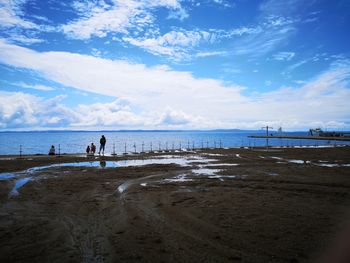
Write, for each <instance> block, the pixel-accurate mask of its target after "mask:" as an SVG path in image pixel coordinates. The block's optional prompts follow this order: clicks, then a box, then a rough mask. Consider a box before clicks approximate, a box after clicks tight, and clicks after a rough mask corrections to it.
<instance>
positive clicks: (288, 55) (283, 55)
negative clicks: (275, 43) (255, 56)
mask: <svg viewBox="0 0 350 263" xmlns="http://www.w3.org/2000/svg"><path fill="white" fill-rule="evenodd" d="M294 56H295V53H294V52H286V51H285V52H279V53H277V54H274V55H272V57H273V58H274V59H275V60H279V61H289V60H291V59H292V58H293V57H294Z"/></svg>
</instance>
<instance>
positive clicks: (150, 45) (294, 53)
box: [0, 0, 350, 130]
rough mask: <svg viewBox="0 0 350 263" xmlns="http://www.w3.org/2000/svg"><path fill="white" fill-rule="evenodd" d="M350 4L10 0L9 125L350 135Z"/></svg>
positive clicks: (2, 6) (3, 106)
mask: <svg viewBox="0 0 350 263" xmlns="http://www.w3.org/2000/svg"><path fill="white" fill-rule="evenodd" d="M348 28H350V1H346V0H335V1H328V0H311V1H303V0H284V1H280V0H265V1H255V0H232V1H228V0H227V1H226V0H202V1H196V0H182V1H181V0H154V1H151V0H144V1H138V0H93V1H81V0H78V1H76V0H72V1H58V0H40V1H39V0H0V74H1V78H0V129H2V130H39V129H45V130H46V129H89V130H95V129H213V128H242V129H256V128H260V127H261V126H264V125H266V124H269V125H272V126H274V127H282V128H283V129H285V130H302V129H308V128H316V127H321V128H323V129H328V130H349V129H350V107H349V103H348V101H349V100H350V85H349V76H350V50H349V46H350V45H349V44H350V34H349V33H348V32H349V30H348Z"/></svg>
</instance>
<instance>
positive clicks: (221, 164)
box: [203, 163, 239, 167]
mask: <svg viewBox="0 0 350 263" xmlns="http://www.w3.org/2000/svg"><path fill="white" fill-rule="evenodd" d="M238 165H239V163H208V164H205V165H203V166H205V167H212V166H238Z"/></svg>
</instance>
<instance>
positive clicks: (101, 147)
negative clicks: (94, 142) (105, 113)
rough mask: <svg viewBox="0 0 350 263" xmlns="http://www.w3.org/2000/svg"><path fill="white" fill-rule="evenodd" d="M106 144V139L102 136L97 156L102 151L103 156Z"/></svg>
mask: <svg viewBox="0 0 350 263" xmlns="http://www.w3.org/2000/svg"><path fill="white" fill-rule="evenodd" d="M106 142H107V140H106V137H105V136H104V135H102V137H101V139H100V150H99V152H98V154H101V151H102V154H103V155H104V153H105V145H106Z"/></svg>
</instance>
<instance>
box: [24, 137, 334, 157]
mask: <svg viewBox="0 0 350 263" xmlns="http://www.w3.org/2000/svg"><path fill="white" fill-rule="evenodd" d="M281 142H282V141H280V144H279V145H280V146H282V144H281ZM326 144H328V145H329V144H331V143H330V141H328V142H327V143H326ZM333 144H334V146H336V145H337V143H336V141H334V142H333ZM243 145H244V143H243V140H242V144H241V147H243ZM302 145H303V143H302V141H301V140H299V146H300V147H301V146H302ZM304 145H306V146H315V147H317V146H319V142H318V141H315V143H314V144H304ZM145 146H146V144H145V143H144V142H142V144H141V153H144V152H145ZM149 146H150V148H149V151H148V152H155V151H158V152H160V151H175V150H180V151H181V150H183V148H186V146H187V148H186V150H194V149H198V148H195V146H196V144H195V142H194V141H192V142H190V141H187V143H182V142H179V143H178V147H177V148H176V147H175V143H174V142H173V143H171V145H169V143H168V142H165V149H164V148H163V149H162V147H161V146H162V144H161V142H158V144H153V143H152V142H150V144H149ZM169 146H171V147H169ZM197 146H198V143H197ZM199 146H200V147H199V148H200V149H205V148H206V149H209V148H219V149H221V148H223V143H222V141H221V140H219V141H214V144H213V147H209V141H205V142H204V141H202V142H201V143H200V144H199ZM246 146H247V147H249V148H251V147H253V148H255V147H256V146H259V145H256V141H255V140H253V143H251V140H249V141H248V144H247V145H246ZM294 146H298V142H297V141H295V143H292V142H287V143H286V147H294ZM131 147H132V148H133V151H132V152H133V153H137V145H136V143H135V142H134V143H133V144H132V146H131ZM260 147H261V145H260ZM123 148H124V149H123V153H124V154H127V153H128V146H127V144H126V143H124V147H123ZM57 150H58V152H57V155H58V156H61V144H58V149H57ZM112 155H117V154H116V146H115V143H113V152H112ZM22 156H23V146H22V145H20V146H19V157H22Z"/></svg>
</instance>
